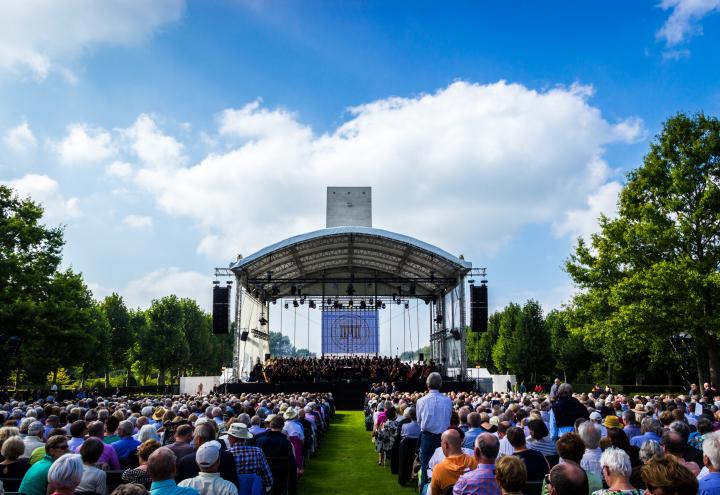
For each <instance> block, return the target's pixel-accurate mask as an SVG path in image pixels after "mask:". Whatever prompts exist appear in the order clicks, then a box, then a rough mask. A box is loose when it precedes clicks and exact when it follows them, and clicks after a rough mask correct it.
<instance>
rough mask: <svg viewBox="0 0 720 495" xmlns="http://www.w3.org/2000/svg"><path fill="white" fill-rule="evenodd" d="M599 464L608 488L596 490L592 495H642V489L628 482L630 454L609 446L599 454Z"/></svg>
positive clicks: (630, 471) (630, 469) (630, 468)
mask: <svg viewBox="0 0 720 495" xmlns="http://www.w3.org/2000/svg"><path fill="white" fill-rule="evenodd" d="M600 465H601V466H602V470H603V477H604V478H605V482H606V483H607V485H608V489H607V490H598V491H596V492H594V493H593V495H642V490H638V489H637V488H634V487H633V486H632V485H631V484H630V475H631V474H632V466H631V465H630V456H628V455H627V454H626V453H625V451H624V450H620V449H617V448H615V447H609V448H608V449H606V450H605V452H603V453H602V456H600Z"/></svg>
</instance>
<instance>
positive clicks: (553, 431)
mask: <svg viewBox="0 0 720 495" xmlns="http://www.w3.org/2000/svg"><path fill="white" fill-rule="evenodd" d="M548 429H549V430H550V435H551V436H552V439H553V440H557V439H558V438H560V437H561V436H563V435H564V434H565V433H569V432H571V431H573V430H574V429H575V428H574V427H572V426H560V427H558V426H557V423H556V422H555V411H553V410H552V409H550V427H549V428H548Z"/></svg>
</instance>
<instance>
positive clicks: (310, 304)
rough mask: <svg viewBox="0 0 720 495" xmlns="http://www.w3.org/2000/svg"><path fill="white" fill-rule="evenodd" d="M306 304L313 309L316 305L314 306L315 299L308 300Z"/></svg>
mask: <svg viewBox="0 0 720 495" xmlns="http://www.w3.org/2000/svg"><path fill="white" fill-rule="evenodd" d="M308 306H309V307H310V309H315V308H316V306H315V301H313V300H312V299H310V302H309V303H308Z"/></svg>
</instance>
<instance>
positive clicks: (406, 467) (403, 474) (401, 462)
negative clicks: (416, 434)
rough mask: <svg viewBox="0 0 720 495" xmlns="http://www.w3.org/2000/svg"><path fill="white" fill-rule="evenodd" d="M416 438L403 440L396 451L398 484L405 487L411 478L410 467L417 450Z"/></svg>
mask: <svg viewBox="0 0 720 495" xmlns="http://www.w3.org/2000/svg"><path fill="white" fill-rule="evenodd" d="M417 442H418V440H417V438H403V439H402V440H400V448H399V449H398V483H400V484H401V485H405V484H406V483H407V482H408V481H410V478H412V466H413V461H414V460H415V451H416V450H417Z"/></svg>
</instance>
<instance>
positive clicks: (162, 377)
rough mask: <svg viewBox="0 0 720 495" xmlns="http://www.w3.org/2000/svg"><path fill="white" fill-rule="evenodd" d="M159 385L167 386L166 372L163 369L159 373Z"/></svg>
mask: <svg viewBox="0 0 720 495" xmlns="http://www.w3.org/2000/svg"><path fill="white" fill-rule="evenodd" d="M157 384H158V385H165V370H164V369H162V368H161V369H160V371H159V373H158V381H157Z"/></svg>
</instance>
